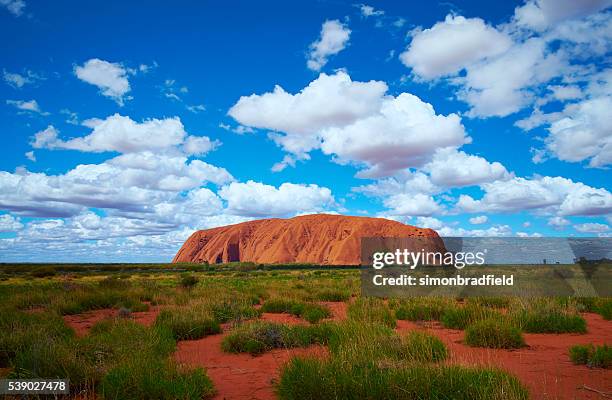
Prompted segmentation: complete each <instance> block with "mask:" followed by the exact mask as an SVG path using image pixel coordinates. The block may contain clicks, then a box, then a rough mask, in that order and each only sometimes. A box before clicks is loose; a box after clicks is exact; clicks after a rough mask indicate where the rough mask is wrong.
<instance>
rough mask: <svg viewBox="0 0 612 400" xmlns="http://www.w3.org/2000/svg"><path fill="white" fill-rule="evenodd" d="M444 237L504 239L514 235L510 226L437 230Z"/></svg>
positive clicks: (444, 228) (446, 227)
mask: <svg viewBox="0 0 612 400" xmlns="http://www.w3.org/2000/svg"><path fill="white" fill-rule="evenodd" d="M437 232H438V234H439V235H440V236H442V237H504V236H511V235H512V228H510V226H508V225H495V226H492V227H490V228H487V229H464V228H456V227H450V226H445V227H442V228H440V229H438V230H437Z"/></svg>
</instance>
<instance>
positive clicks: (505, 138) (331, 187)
mask: <svg viewBox="0 0 612 400" xmlns="http://www.w3.org/2000/svg"><path fill="white" fill-rule="evenodd" d="M413 3H414V2H395V1H389V2H369V3H367V4H363V3H353V2H341V1H316V2H315V1H313V2H280V1H278V2H272V1H271V2H258V3H254V2H246V1H245V2H223V3H213V2H181V1H179V2H173V3H172V4H171V5H170V4H167V3H166V4H163V3H162V2H151V4H147V7H142V6H140V5H137V4H130V3H126V2H112V1H110V2H109V1H107V2H88V3H87V4H86V5H85V4H76V3H74V2H67V1H56V2H44V1H29V0H0V31H1V32H0V33H1V34H2V36H3V37H4V38H5V40H4V41H3V51H2V53H1V54H0V69H1V71H0V74H1V78H2V81H1V82H0V97H1V100H0V128H1V131H2V135H3V146H2V148H1V149H0V152H2V157H0V261H49V262H55V261H100V262H104V261H133V262H138V261H168V260H170V259H171V257H172V256H173V255H174V253H175V252H176V250H177V249H178V248H179V247H180V245H181V243H182V242H183V241H184V240H185V238H186V237H188V235H189V234H191V233H192V232H193V231H194V230H196V229H204V228H209V227H214V226H219V225H225V224H229V223H236V222H241V221H245V220H248V219H253V218H263V217H291V216H295V215H300V214H307V213H313V212H332V213H342V214H348V215H364V216H380V217H385V218H392V219H396V220H399V221H402V222H405V223H408V224H414V225H418V226H427V227H431V228H433V229H436V230H437V231H438V232H439V233H441V234H442V235H446V236H516V235H518V236H527V235H529V236H540V235H543V236H570V235H575V236H608V235H609V234H610V232H611V230H610V224H611V223H612V218H611V216H610V215H611V212H612V194H611V193H610V190H611V185H610V173H609V166H610V164H611V163H612V130H611V127H612V120H611V118H610V116H609V111H608V110H610V108H611V107H612V99H611V83H610V82H611V81H612V72H611V69H610V49H611V47H612V45H611V43H612V41H611V37H612V19H611V12H612V11H611V10H610V6H611V2H610V1H570V0H564V1H554V2H553V1H552V0H529V1H527V2H522V1H519V2H485V1H465V2H452V3H451V2H438V3H436V2H422V3H423V4H413Z"/></svg>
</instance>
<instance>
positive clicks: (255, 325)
mask: <svg viewBox="0 0 612 400" xmlns="http://www.w3.org/2000/svg"><path fill="white" fill-rule="evenodd" d="M330 329H331V327H330V326H329V325H328V324H320V325H309V326H307V325H295V326H287V325H282V324H276V323H273V322H265V321H255V322H250V323H246V324H243V325H241V326H239V327H237V328H236V329H234V330H233V331H232V332H231V333H230V334H229V335H227V336H226V337H225V338H224V339H223V343H222V345H221V347H222V349H223V351H225V352H228V353H250V354H253V355H257V354H261V353H264V352H266V351H269V350H272V349H280V348H292V347H306V346H309V345H311V344H315V343H318V344H322V343H325V342H326V341H327V338H328V336H329V334H330V333H329V332H330Z"/></svg>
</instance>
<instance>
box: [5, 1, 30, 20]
mask: <svg viewBox="0 0 612 400" xmlns="http://www.w3.org/2000/svg"><path fill="white" fill-rule="evenodd" d="M0 5H1V6H3V7H5V8H6V9H7V10H8V11H9V12H10V13H11V14H13V15H15V16H16V17H19V16H21V15H23V9H24V8H25V6H26V2H25V1H23V0H0Z"/></svg>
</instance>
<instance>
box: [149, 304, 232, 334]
mask: <svg viewBox="0 0 612 400" xmlns="http://www.w3.org/2000/svg"><path fill="white" fill-rule="evenodd" d="M155 325H156V326H158V327H163V328H166V329H168V330H169V331H170V332H172V335H173V336H174V338H175V339H176V340H193V339H200V338H203V337H205V336H208V335H212V334H215V333H220V332H221V325H219V322H218V321H217V320H216V319H215V317H214V315H213V314H212V312H210V311H208V310H202V309H200V308H181V307H179V308H174V309H167V310H162V311H161V312H160V313H159V315H158V316H157V318H156V320H155Z"/></svg>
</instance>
